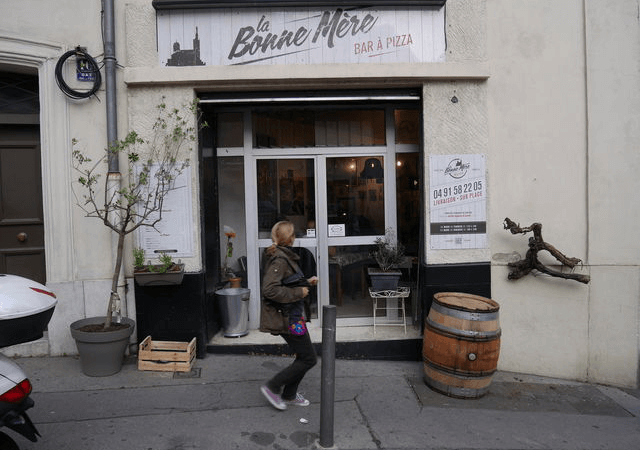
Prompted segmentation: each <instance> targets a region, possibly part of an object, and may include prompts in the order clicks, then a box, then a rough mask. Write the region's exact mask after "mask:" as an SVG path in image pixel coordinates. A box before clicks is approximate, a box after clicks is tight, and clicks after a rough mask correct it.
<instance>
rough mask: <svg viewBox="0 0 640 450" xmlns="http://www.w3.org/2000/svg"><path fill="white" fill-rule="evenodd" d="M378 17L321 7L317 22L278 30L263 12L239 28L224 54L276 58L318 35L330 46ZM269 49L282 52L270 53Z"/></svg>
mask: <svg viewBox="0 0 640 450" xmlns="http://www.w3.org/2000/svg"><path fill="white" fill-rule="evenodd" d="M377 21H378V17H374V16H372V15H371V14H369V13H365V14H363V15H361V16H359V15H358V14H356V13H354V12H353V11H350V12H346V11H344V10H343V9H340V8H338V9H336V10H335V11H333V12H331V11H324V13H323V14H322V15H321V16H320V17H319V20H318V23H317V24H316V25H314V26H312V27H311V28H307V27H305V26H300V27H298V28H297V29H294V30H287V29H284V30H281V31H279V32H278V31H274V30H272V29H271V23H270V22H269V20H267V18H266V17H265V16H262V18H261V19H260V20H259V21H258V24H257V25H256V26H251V25H248V26H245V27H241V28H240V30H239V31H238V34H237V35H236V38H235V41H234V43H233V45H232V46H231V50H230V51H229V54H228V56H227V58H228V59H229V60H236V59H238V58H241V57H243V56H245V55H251V56H258V58H261V59H270V58H276V57H278V56H283V54H291V53H296V52H297V51H303V50H296V49H297V48H300V47H301V46H302V45H303V44H305V43H307V41H310V42H311V43H312V44H315V43H316V42H317V41H318V39H320V37H321V36H322V38H325V39H326V45H327V47H328V48H333V47H334V45H335V41H336V40H338V39H343V38H346V37H348V36H357V35H359V34H365V33H368V32H369V31H371V29H372V28H373V26H374V25H375V24H376V22H377ZM271 52H283V54H280V55H276V56H271ZM254 61H255V60H254ZM245 64H246V62H245Z"/></svg>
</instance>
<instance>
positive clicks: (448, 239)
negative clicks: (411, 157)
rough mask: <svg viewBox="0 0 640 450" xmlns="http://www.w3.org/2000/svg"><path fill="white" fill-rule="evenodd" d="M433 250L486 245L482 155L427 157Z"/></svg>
mask: <svg viewBox="0 0 640 450" xmlns="http://www.w3.org/2000/svg"><path fill="white" fill-rule="evenodd" d="M429 208H430V213H429V214H430V222H431V223H430V233H429V234H430V238H431V248H432V249H446V250H450V249H471V248H487V183H486V176H485V157H484V155H432V156H430V157H429Z"/></svg>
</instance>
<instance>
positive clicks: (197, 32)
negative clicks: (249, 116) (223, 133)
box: [157, 7, 445, 66]
mask: <svg viewBox="0 0 640 450" xmlns="http://www.w3.org/2000/svg"><path fill="white" fill-rule="evenodd" d="M444 22H445V17H444V8H440V9H437V10H436V9H430V8H425V7H402V8H401V9H395V8H392V7H387V8H379V7H376V9H372V8H345V9H342V8H326V9H322V8H319V7H315V8H299V9H298V8H287V9H282V8H280V9H278V8H259V9H252V8H248V9H245V8H240V9H196V10H166V11H158V12H157V30H158V55H159V58H160V64H161V65H162V66H165V65H171V66H189V65H207V66H226V65H241V64H271V65H276V64H283V65H291V64H333V63H354V64H362V63H423V62H440V61H444V58H445V30H444Z"/></svg>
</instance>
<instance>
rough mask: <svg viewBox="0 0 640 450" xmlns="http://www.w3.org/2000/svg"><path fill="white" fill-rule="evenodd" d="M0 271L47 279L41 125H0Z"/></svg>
mask: <svg viewBox="0 0 640 450" xmlns="http://www.w3.org/2000/svg"><path fill="white" fill-rule="evenodd" d="M0 273H9V274H13V275H20V276H23V277H26V278H29V279H32V280H35V281H38V282H40V283H45V282H46V270H45V255H44V220H43V213H42V176H41V167H40V131H39V127H38V125H18V124H13V125H0Z"/></svg>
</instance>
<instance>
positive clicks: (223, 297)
mask: <svg viewBox="0 0 640 450" xmlns="http://www.w3.org/2000/svg"><path fill="white" fill-rule="evenodd" d="M250 293H251V291H250V290H249V289H246V288H225V289H219V290H217V291H216V292H215V294H216V297H217V298H218V305H219V306H220V314H221V316H222V328H223V329H224V337H241V336H245V335H247V334H249V330H248V328H249V296H250V295H249V294H250Z"/></svg>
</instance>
